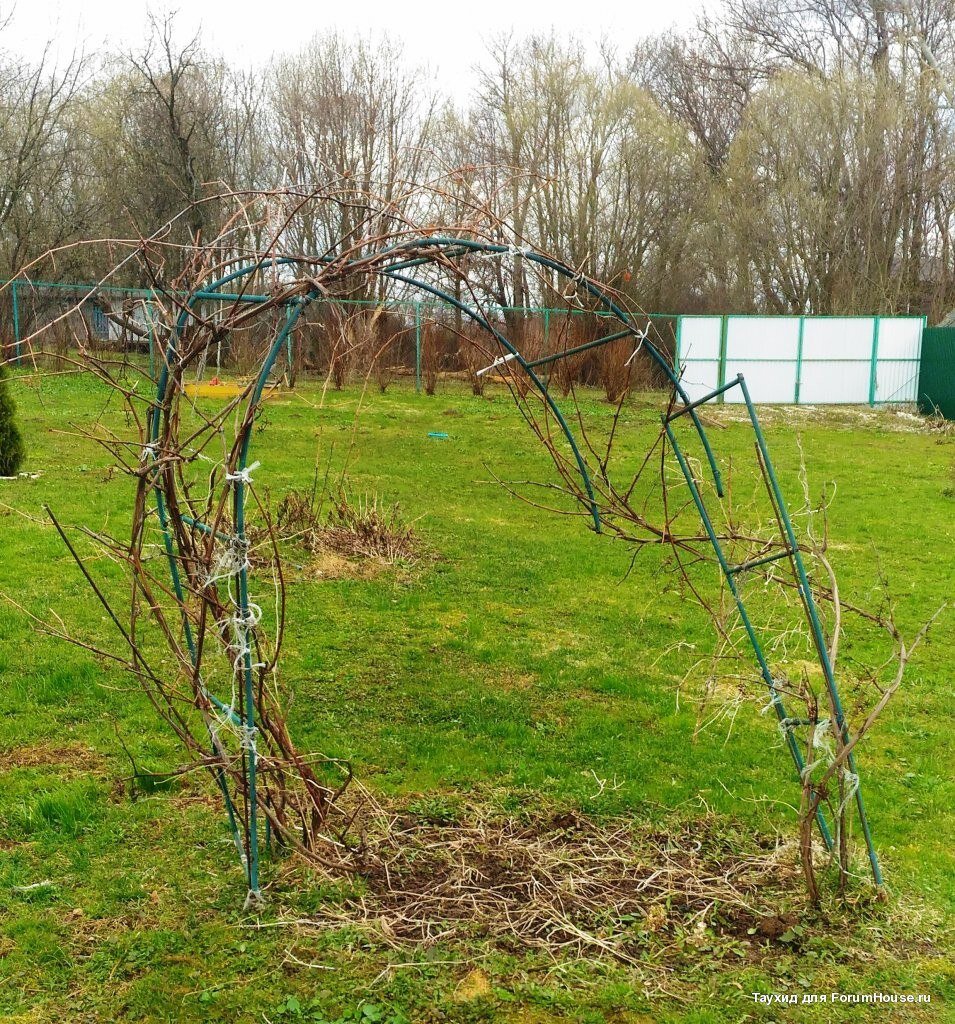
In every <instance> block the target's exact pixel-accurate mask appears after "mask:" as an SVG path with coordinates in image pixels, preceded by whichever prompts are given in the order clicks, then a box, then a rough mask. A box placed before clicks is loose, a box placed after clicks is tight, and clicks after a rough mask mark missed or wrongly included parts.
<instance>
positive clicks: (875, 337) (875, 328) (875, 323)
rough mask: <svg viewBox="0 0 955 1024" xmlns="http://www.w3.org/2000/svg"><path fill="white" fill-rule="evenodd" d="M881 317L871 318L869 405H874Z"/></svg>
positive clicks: (877, 376) (877, 377) (877, 375)
mask: <svg viewBox="0 0 955 1024" xmlns="http://www.w3.org/2000/svg"><path fill="white" fill-rule="evenodd" d="M880 322H881V317H878V316H877V317H873V320H872V366H871V368H870V370H869V405H875V390H876V385H877V383H878V379H879V323H880Z"/></svg>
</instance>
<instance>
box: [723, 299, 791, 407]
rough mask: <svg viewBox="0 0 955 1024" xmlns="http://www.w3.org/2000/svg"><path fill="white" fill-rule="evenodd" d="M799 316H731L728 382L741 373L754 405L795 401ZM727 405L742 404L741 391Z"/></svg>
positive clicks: (730, 394) (732, 394)
mask: <svg viewBox="0 0 955 1024" xmlns="http://www.w3.org/2000/svg"><path fill="white" fill-rule="evenodd" d="M798 350H799V317H798V316H747V317H732V316H731V317H729V318H728V319H727V323H726V374H725V378H724V379H725V380H726V382H727V383H729V381H731V380H732V379H733V378H734V377H735V376H736V375H737V374H739V373H741V374H742V375H743V377H744V378H745V379H746V387H747V388H748V389H749V393H750V396H751V397H752V399H753V401H754V402H792V401H793V399H794V397H795V393H796V355H797V352H798ZM725 400H726V401H727V402H742V401H743V393H742V391H740V389H739V388H731V389H730V390H729V391H727V392H726V399H725Z"/></svg>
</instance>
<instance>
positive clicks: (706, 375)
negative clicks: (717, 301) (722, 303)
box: [679, 316, 723, 401]
mask: <svg viewBox="0 0 955 1024" xmlns="http://www.w3.org/2000/svg"><path fill="white" fill-rule="evenodd" d="M722 328H723V320H722V317H718V316H684V317H681V318H680V350H679V361H680V366H681V367H683V379H682V382H681V383H682V384H683V387H684V389H685V391H686V393H687V395H689V397H690V400H691V401H695V400H696V399H697V398H702V397H703V395H705V394H706V393H707V392H709V391H712V390H713V389H714V388H717V387H719V375H720V335H721V333H722Z"/></svg>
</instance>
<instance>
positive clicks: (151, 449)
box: [139, 441, 159, 462]
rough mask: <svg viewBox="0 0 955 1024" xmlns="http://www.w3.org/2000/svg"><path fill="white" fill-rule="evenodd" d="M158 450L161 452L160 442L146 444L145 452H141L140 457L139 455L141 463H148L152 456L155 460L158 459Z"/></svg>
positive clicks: (144, 446)
mask: <svg viewBox="0 0 955 1024" xmlns="http://www.w3.org/2000/svg"><path fill="white" fill-rule="evenodd" d="M158 450H159V442H158V441H148V442H147V443H146V444H144V445H143V450H142V451H141V452H140V455H139V461H140V462H148V461H149V458H150V456H152V457H153V458H155V457H156V452H157V451H158Z"/></svg>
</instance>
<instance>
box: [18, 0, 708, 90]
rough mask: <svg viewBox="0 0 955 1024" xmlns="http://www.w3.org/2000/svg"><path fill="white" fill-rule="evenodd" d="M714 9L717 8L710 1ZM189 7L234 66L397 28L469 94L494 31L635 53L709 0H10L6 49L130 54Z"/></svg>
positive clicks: (439, 80) (196, 25) (418, 55)
mask: <svg viewBox="0 0 955 1024" xmlns="http://www.w3.org/2000/svg"><path fill="white" fill-rule="evenodd" d="M710 6H712V5H710ZM170 7H172V8H173V9H176V10H178V11H179V14H178V17H177V24H179V25H180V26H181V31H182V36H183V37H184V38H188V37H189V36H191V34H192V33H194V32H196V31H197V30H199V29H200V28H201V29H202V33H203V39H204V40H205V43H206V45H207V47H208V48H209V49H210V50H212V51H214V52H217V53H221V54H223V55H225V56H227V57H228V58H229V59H230V60H231V61H232V62H234V63H237V64H238V63H241V64H244V65H256V64H260V63H264V62H265V61H267V60H268V58H269V57H270V56H272V55H273V54H275V53H280V52H287V51H290V50H295V49H297V47H298V46H299V45H300V44H301V43H302V42H304V41H305V40H307V39H309V38H311V36H313V35H314V34H315V33H317V32H321V31H323V30H326V29H338V30H340V31H342V32H345V33H349V34H351V33H357V34H368V33H369V32H387V33H388V34H389V35H392V36H394V37H397V38H399V39H401V40H402V41H403V42H404V46H405V52H406V54H407V56H408V58H409V60H410V61H411V62H412V63H415V64H420V65H429V66H430V67H431V70H432V72H433V74H434V77H435V80H436V84H437V85H438V86H439V87H440V88H441V89H442V91H444V92H445V93H448V94H450V95H452V96H454V97H455V99H458V100H461V99H463V98H464V97H465V96H466V95H467V91H468V89H469V87H470V85H471V83H472V82H473V72H472V69H473V67H474V65H475V64H477V63H478V62H479V61H480V60H481V59H482V55H483V53H484V49H485V42H486V40H487V38H488V37H489V36H493V35H495V34H499V33H501V32H505V31H508V30H511V29H512V30H514V31H515V33H517V34H520V35H525V34H528V33H530V32H534V31H544V32H547V31H549V30H550V29H551V28H553V29H554V30H555V31H556V32H557V33H558V34H559V35H562V36H568V37H570V36H572V37H576V38H578V39H581V40H582V41H584V42H586V43H587V44H588V45H590V46H596V43H597V41H598V39H599V38H600V37H601V36H604V37H606V38H608V39H610V40H612V41H613V42H614V43H615V44H616V45H617V46H619V48H620V49H621V50H622V51H624V52H626V51H627V50H629V49H630V47H631V46H632V44H633V42H634V41H635V40H636V39H638V38H639V37H640V36H643V35H650V34H654V33H657V32H661V31H663V30H665V29H667V28H670V27H684V28H685V27H688V26H689V25H690V24H692V22H693V19H694V17H695V16H696V14H697V12H698V11H700V10H701V9H702V7H703V0H667V2H660V0H655V2H647V0H629V2H624V0H601V2H600V3H595V2H593V0H589V2H588V0H582V2H577V3H566V2H554V0H547V2H545V0H457V2H455V0H411V2H409V0H403V2H391V3H385V2H383V0H362V2H360V3H358V2H348V0H346V2H345V3H329V2H327V0H325V2H323V0H278V2H273V3H268V2H264V3H263V2H262V0H258V2H256V3H254V4H253V3H251V2H249V0H202V2H201V3H197V2H195V0H194V2H192V3H178V4H176V3H172V4H169V3H155V2H152V3H150V2H148V0H81V2H80V0H72V2H71V0H17V2H16V3H15V4H11V3H10V2H9V0H0V13H2V14H3V15H6V14H9V13H10V12H11V10H12V12H13V18H12V21H11V23H10V24H9V25H8V27H7V28H6V29H4V31H3V37H2V44H0V45H2V47H3V49H5V50H8V51H14V52H19V53H22V54H24V55H26V56H31V57H35V56H38V55H39V54H41V53H42V51H43V47H44V45H45V44H46V42H47V41H49V40H55V45H56V49H57V51H58V53H59V54H60V55H63V54H66V55H67V56H68V55H69V53H70V52H71V51H72V50H73V49H74V48H80V49H85V50H86V51H87V52H93V51H96V50H99V49H101V48H103V47H112V48H113V49H122V50H128V49H129V48H130V47H135V46H136V45H137V44H140V43H141V41H142V39H143V36H144V33H145V26H146V24H147V15H148V12H149V11H150V10H153V11H156V12H159V13H162V12H163V11H165V10H167V9H169V8H170Z"/></svg>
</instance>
